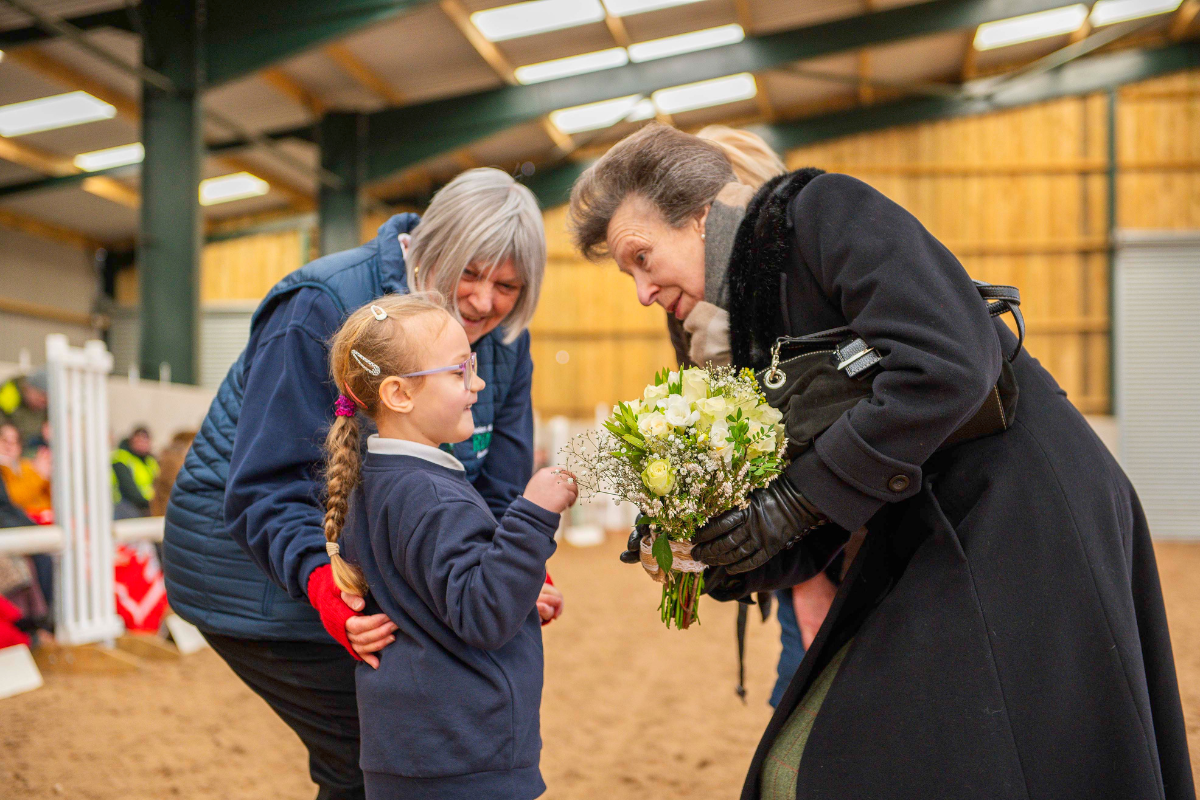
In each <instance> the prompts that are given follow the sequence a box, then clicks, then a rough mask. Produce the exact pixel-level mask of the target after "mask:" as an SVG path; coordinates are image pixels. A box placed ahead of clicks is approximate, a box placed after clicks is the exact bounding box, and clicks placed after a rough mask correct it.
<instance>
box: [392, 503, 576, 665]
mask: <svg viewBox="0 0 1200 800" xmlns="http://www.w3.org/2000/svg"><path fill="white" fill-rule="evenodd" d="M558 517H559V515H558V514H554V513H552V512H550V511H547V510H546V509H544V508H541V507H540V506H537V505H535V504H534V503H531V502H529V501H528V500H526V499H525V498H523V497H519V498H517V500H516V501H515V502H513V503H512V505H511V506H510V507H509V509H508V511H507V512H506V513H505V514H504V516H503V517H501V519H500V524H499V525H497V524H496V522H495V520H493V519H492V517H491V515H489V514H488V513H487V512H486V511H484V510H483V509H482V508H480V507H479V506H477V505H475V504H474V503H471V502H470V501H467V500H458V501H449V502H439V503H437V504H436V505H435V506H434V507H433V508H431V509H430V510H429V511H427V512H426V513H425V515H424V516H423V517H422V518H421V521H420V522H419V523H418V524H417V526H416V529H415V531H414V532H413V534H412V535H411V536H409V537H407V540H405V539H404V537H400V536H395V537H393V542H394V544H393V552H392V556H393V560H394V562H395V564H396V567H397V568H398V569H399V570H400V571H401V574H403V575H404V576H405V579H406V580H407V581H408V583H409V585H410V586H411V587H413V589H414V590H415V591H416V592H417V593H418V594H419V595H421V598H422V600H423V601H424V602H425V604H426V605H428V606H429V608H431V609H433V611H434V612H435V613H436V614H437V615H438V616H439V617H440V618H441V619H442V621H443V622H445V623H446V625H447V626H449V627H450V629H451V630H453V631H454V633H455V634H457V635H458V637H459V638H460V639H462V640H463V641H464V642H466V643H467V644H469V645H470V646H472V647H478V648H480V649H483V650H496V649H498V648H500V647H503V646H504V644H505V643H506V642H508V641H509V640H510V639H512V637H513V636H515V635H516V634H517V631H518V630H520V628H521V625H523V624H524V623H525V621H526V620H527V619H528V618H529V614H530V612H532V611H533V610H534V608H535V606H536V604H537V597H538V593H539V592H540V591H541V590H542V584H543V583H544V582H545V580H546V559H548V558H550V556H551V555H552V554H553V553H554V549H555V546H556V545H555V543H554V532H555V530H556V529H557V528H558Z"/></svg>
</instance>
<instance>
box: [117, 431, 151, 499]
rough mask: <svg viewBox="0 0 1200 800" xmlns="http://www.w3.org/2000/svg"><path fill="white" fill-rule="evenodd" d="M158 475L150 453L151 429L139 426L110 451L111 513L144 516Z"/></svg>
mask: <svg viewBox="0 0 1200 800" xmlns="http://www.w3.org/2000/svg"><path fill="white" fill-rule="evenodd" d="M157 476H158V462H157V461H156V460H155V459H154V456H152V455H150V431H149V430H147V429H146V428H145V427H144V426H138V427H136V428H134V429H133V432H132V433H131V434H129V438H128V439H125V440H123V441H122V442H121V444H120V445H118V446H117V449H116V450H114V451H113V454H112V487H113V506H114V508H113V516H114V517H116V518H117V519H125V518H128V517H144V516H146V514H147V513H148V512H149V510H150V501H151V500H152V499H154V479H155V477H157Z"/></svg>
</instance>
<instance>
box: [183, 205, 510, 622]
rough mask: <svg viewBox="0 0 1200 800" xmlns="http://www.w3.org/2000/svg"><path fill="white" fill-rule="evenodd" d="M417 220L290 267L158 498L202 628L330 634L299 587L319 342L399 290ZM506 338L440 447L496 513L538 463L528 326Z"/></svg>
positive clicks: (317, 485) (392, 223)
mask: <svg viewBox="0 0 1200 800" xmlns="http://www.w3.org/2000/svg"><path fill="white" fill-rule="evenodd" d="M419 221H420V220H419V218H418V217H417V216H416V215H415V214H399V215H397V216H394V217H392V218H391V219H390V220H388V221H387V222H386V223H384V225H383V226H382V227H380V229H379V235H378V236H377V237H376V238H375V240H374V241H371V242H368V243H367V244H365V245H363V246H362V247H357V248H355V249H353V250H347V251H345V252H342V253H334V254H332V255H329V256H325V257H323V258H320V259H317V260H316V261H314V262H312V263H310V264H308V265H306V266H304V267H302V268H300V269H299V270H296V271H295V272H293V273H291V274H290V275H288V276H287V277H285V278H284V279H283V280H281V281H280V282H279V283H278V284H276V285H275V287H274V288H273V289H272V290H271V291H270V292H269V293H268V294H267V296H266V298H265V299H264V300H263V302H262V303H261V305H260V306H259V308H258V310H257V311H255V313H254V316H253V318H252V320H251V327H250V341H249V343H248V344H247V348H246V350H245V351H244V352H243V353H242V355H241V356H240V357H239V358H238V360H237V362H236V363H235V364H234V365H233V366H232V367H231V368H230V370H229V374H228V375H226V377H225V380H224V382H223V383H222V384H221V386H220V388H219V389H218V390H217V395H216V398H215V399H214V400H213V403H212V406H211V408H210V409H209V412H208V416H207V417H205V420H204V423H203V425H202V426H201V428H200V433H199V435H198V436H197V437H196V440H195V442H194V443H193V445H192V448H191V450H190V451H189V452H188V455H187V459H186V460H185V462H184V465H183V468H182V469H181V470H180V472H179V477H178V479H177V481H176V483H175V488H174V490H173V491H172V492H171V500H170V503H169V505H168V507H167V518H166V532H165V537H164V541H163V569H164V573H165V577H166V584H167V595H168V597H169V599H170V602H171V607H172V608H173V609H174V610H175V611H176V612H177V613H178V614H179V615H180V616H182V617H183V618H184V619H186V620H188V621H189V622H192V623H193V624H195V625H196V626H197V627H199V628H200V629H201V630H202V631H206V632H210V633H217V634H223V635H226V636H237V637H241V638H246V639H274V640H284V641H320V642H329V641H332V639H331V638H330V637H329V635H328V634H327V633H326V632H325V630H324V629H323V628H322V627H321V623H320V619H319V618H318V616H317V613H316V611H315V610H314V609H313V608H312V607H311V606H310V605H309V603H308V600H307V597H306V595H305V589H306V586H307V583H308V576H309V574H310V573H311V572H312V570H313V569H316V568H317V567H318V566H321V565H323V564H327V563H328V558H327V557H326V555H325V550H324V547H325V536H324V533H323V531H322V526H321V523H322V520H323V517H324V510H323V507H322V505H321V503H320V499H319V498H320V496H321V491H322V485H321V482H320V474H319V473H320V466H321V444H322V443H323V441H324V438H325V431H326V430H327V428H328V425H329V423H330V422H331V421H332V419H333V405H332V403H333V398H334V396H335V390H334V388H333V384H332V382H331V381H330V379H329V376H328V366H327V359H326V355H327V354H326V351H325V345H324V343H325V342H326V341H327V340H328V337H329V335H330V334H332V332H333V331H334V330H335V329H336V328H337V327H338V325H340V324H341V321H342V319H344V318H345V316H346V315H347V314H349V313H350V312H351V311H353V310H354V309H356V308H358V307H360V306H362V305H364V304H366V303H368V302H370V301H371V300H373V299H375V298H376V297H379V296H381V295H384V294H392V293H405V292H407V291H408V287H407V280H406V276H405V265H404V257H403V254H402V252H401V248H400V245H399V241H398V239H397V237H398V235H399V234H401V233H407V232H409V231H411V230H412V229H413V228H415V227H416V225H417V223H418V222H419ZM502 335H503V334H502V333H501V332H500V331H499V330H497V331H494V332H492V333H491V334H488V335H487V336H485V337H483V338H482V339H480V340H479V342H477V343H476V345H475V347H474V349H475V351H476V352H477V353H478V355H479V372H480V377H482V378H483V380H484V381H486V382H487V387H486V388H485V389H484V391H483V392H481V393H480V395H479V400H478V402H477V403H476V404H475V406H474V408H473V412H474V416H475V425H476V432H475V435H474V436H473V437H472V438H471V439H469V440H467V441H466V442H461V443H459V444H456V445H454V446H453V447H448V449H450V450H451V452H453V454H454V455H455V457H457V458H458V459H459V461H461V462H463V465H464V466H465V467H466V470H467V478H468V479H469V480H470V481H471V482H472V484H474V486H475V488H476V489H478V490H479V492H480V494H482V495H483V496H484V498H485V499H486V501H487V503H488V506H489V508H491V510H492V513H493V514H495V515H496V516H497V517H499V516H501V515H502V514H503V513H504V511H505V510H507V508H508V506H509V504H511V503H512V501H513V500H514V499H515V498H516V497H517V496H518V495H519V494H520V493H521V492H522V491H523V490H524V487H525V484H526V483H527V482H528V480H529V477H530V475H531V474H532V471H533V411H532V405H531V401H530V386H531V383H532V373H533V364H532V361H531V360H530V357H529V334H528V332H525V333H522V334H521V336H520V337H518V338H517V340H516V341H514V342H513V343H511V344H504V343H503V341H502V338H501V337H502ZM493 428H494V429H495V430H493Z"/></svg>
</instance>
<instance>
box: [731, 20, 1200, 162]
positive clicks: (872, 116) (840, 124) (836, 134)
mask: <svg viewBox="0 0 1200 800" xmlns="http://www.w3.org/2000/svg"><path fill="white" fill-rule="evenodd" d="M1197 66H1200V44H1198V43H1195V42H1190V43H1187V44H1178V45H1173V46H1170V47H1163V48H1157V49H1144V50H1122V51H1118V52H1115V53H1109V54H1106V55H1099V56H1092V57H1090V58H1083V59H1079V60H1078V61H1072V62H1071V63H1069V64H1065V65H1064V66H1062V67H1059V68H1058V69H1056V70H1053V71H1051V72H1046V73H1043V74H1040V75H1036V76H1031V77H1029V78H1024V79H1021V80H1016V81H1013V83H1012V84H1011V85H1006V86H1005V87H1004V88H1002V89H1001V90H1000V91H998V92H996V93H995V94H993V95H991V96H988V97H980V98H966V97H964V98H955V99H951V98H932V97H922V98H913V99H909V100H898V101H896V102H894V103H885V104H880V105H875V106H866V107H863V108H857V109H853V110H850V111H840V112H836V113H833V114H824V115H822V116H819V117H813V118H810V119H800V120H796V121H794V122H785V123H776V124H774V125H761V126H751V127H750V128H748V130H752V131H754V132H755V133H758V134H759V135H761V136H762V137H763V138H764V139H766V140H767V142H768V143H769V144H770V145H771V146H772V147H773V148H775V149H776V150H777V151H778V152H784V151H786V150H791V149H793V148H796V147H802V146H804V145H808V144H814V143H816V142H821V141H825V140H827V139H837V138H840V137H842V136H850V135H852V134H856V133H867V132H869V131H875V130H880V129H882V128H894V127H896V126H899V125H912V124H915V123H918V122H929V121H931V120H939V119H950V118H952V117H965V116H973V115H976V114H986V113H988V112H991V111H1002V110H1004V109H1008V108H1016V107H1018V106H1027V105H1032V104H1034V103H1041V102H1043V101H1046V100H1057V99H1059V98H1062V97H1073V96H1076V95H1084V94H1091V93H1092V92H1100V91H1104V90H1106V89H1111V88H1115V87H1118V86H1124V85H1126V84H1130V83H1136V82H1138V81H1143V80H1147V79H1148V78H1154V77H1157V76H1159V75H1165V74H1168V73H1171V72H1179V71H1181V70H1185V69H1192V68H1195V67H1197Z"/></svg>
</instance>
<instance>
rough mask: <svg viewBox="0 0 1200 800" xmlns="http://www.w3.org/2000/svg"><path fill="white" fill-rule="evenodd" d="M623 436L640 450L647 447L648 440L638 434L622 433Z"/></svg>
mask: <svg viewBox="0 0 1200 800" xmlns="http://www.w3.org/2000/svg"><path fill="white" fill-rule="evenodd" d="M621 438H622V439H624V440H625V441H627V442H629V443H630V444H631V445H633V446H634V447H636V448H637V449H638V450H645V449H646V440H645V439H641V438H639V437H637V436H633V435H632V434H628V433H623V434H621Z"/></svg>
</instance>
